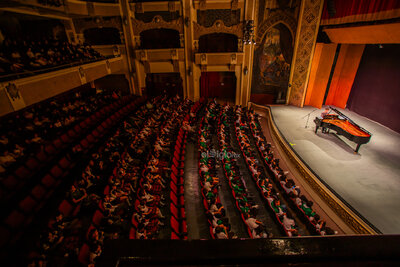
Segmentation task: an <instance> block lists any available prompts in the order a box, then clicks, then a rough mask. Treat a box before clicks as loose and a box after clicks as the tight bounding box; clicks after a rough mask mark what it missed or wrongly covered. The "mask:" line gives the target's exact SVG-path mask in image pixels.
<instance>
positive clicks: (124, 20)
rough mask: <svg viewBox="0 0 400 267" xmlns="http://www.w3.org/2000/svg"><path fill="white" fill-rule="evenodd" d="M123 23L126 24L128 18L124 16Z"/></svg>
mask: <svg viewBox="0 0 400 267" xmlns="http://www.w3.org/2000/svg"><path fill="white" fill-rule="evenodd" d="M123 23H124V25H125V26H128V19H127V18H126V17H124V19H123Z"/></svg>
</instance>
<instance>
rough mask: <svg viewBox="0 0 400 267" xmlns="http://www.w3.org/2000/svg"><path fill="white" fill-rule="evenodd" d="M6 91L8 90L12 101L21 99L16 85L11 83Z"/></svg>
mask: <svg viewBox="0 0 400 267" xmlns="http://www.w3.org/2000/svg"><path fill="white" fill-rule="evenodd" d="M6 90H7V93H8V94H9V95H10V97H11V99H12V101H15V99H17V98H18V99H19V98H21V97H20V95H19V90H18V87H17V86H16V85H15V84H14V83H9V84H8V85H7V86H6Z"/></svg>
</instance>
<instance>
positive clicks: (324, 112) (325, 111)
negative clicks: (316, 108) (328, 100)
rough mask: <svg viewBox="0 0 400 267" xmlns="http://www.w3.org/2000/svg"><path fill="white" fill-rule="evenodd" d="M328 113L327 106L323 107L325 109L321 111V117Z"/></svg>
mask: <svg viewBox="0 0 400 267" xmlns="http://www.w3.org/2000/svg"><path fill="white" fill-rule="evenodd" d="M328 114H329V108H325V110H324V111H323V112H322V113H321V117H322V118H324V117H325V116H326V115H328Z"/></svg>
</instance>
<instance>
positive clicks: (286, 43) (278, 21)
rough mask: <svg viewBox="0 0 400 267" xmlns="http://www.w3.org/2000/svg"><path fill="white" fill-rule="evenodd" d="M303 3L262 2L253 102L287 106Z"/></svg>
mask: <svg viewBox="0 0 400 267" xmlns="http://www.w3.org/2000/svg"><path fill="white" fill-rule="evenodd" d="M299 5H300V1H280V0H262V1H260V6H259V8H258V20H259V26H258V29H257V35H256V43H257V44H256V47H255V50H254V60H253V77H252V91H251V94H252V99H251V101H253V102H255V103H259V104H272V103H285V101H286V93H287V89H288V83H289V76H290V66H291V62H292V57H293V47H294V35H295V32H296V26H297V14H298V9H299Z"/></svg>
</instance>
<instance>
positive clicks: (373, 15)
mask: <svg viewBox="0 0 400 267" xmlns="http://www.w3.org/2000/svg"><path fill="white" fill-rule="evenodd" d="M330 1H333V2H334V9H335V10H336V13H335V15H334V16H332V17H331V16H330V15H329V8H328V5H329V3H328V2H330ZM398 17H400V1H398V0H327V1H325V3H324V9H323V11H322V19H321V25H334V24H344V23H354V22H362V21H375V20H387V19H393V18H398Z"/></svg>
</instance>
